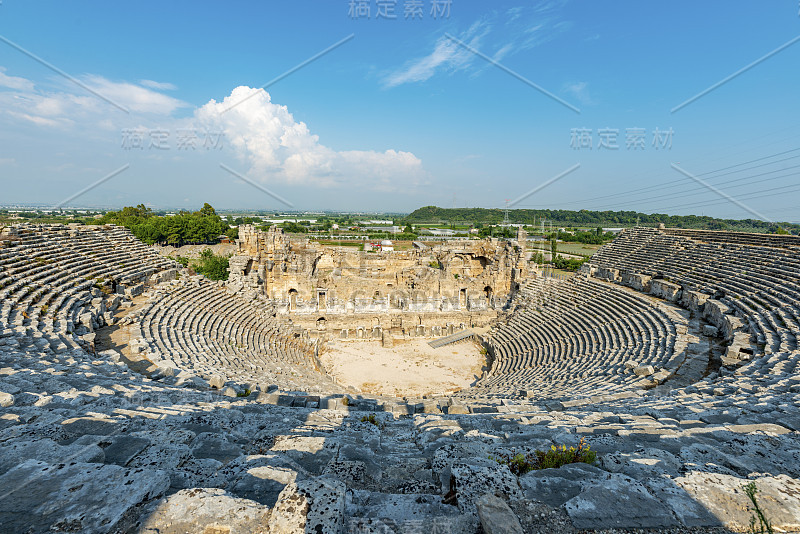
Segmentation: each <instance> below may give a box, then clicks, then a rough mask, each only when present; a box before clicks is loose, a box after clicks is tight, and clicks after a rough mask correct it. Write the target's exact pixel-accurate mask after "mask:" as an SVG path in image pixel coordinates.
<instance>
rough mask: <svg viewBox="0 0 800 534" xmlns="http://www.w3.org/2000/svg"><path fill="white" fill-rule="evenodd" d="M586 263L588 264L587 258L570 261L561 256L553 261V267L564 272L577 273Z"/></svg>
mask: <svg viewBox="0 0 800 534" xmlns="http://www.w3.org/2000/svg"><path fill="white" fill-rule="evenodd" d="M584 263H586V258H583V259H568V258H563V257H561V256H556V259H555V260H553V267H555V268H556V269H561V270H562V271H577V270H578V269H580V268H581V265H583V264H584Z"/></svg>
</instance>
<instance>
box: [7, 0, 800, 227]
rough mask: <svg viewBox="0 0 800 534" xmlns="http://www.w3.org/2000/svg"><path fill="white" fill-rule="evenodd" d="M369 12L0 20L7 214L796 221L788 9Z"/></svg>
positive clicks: (331, 0) (327, 1)
mask: <svg viewBox="0 0 800 534" xmlns="http://www.w3.org/2000/svg"><path fill="white" fill-rule="evenodd" d="M355 3H361V2H355ZM363 3H364V4H367V5H369V8H370V16H369V18H367V17H365V16H354V15H357V13H351V12H350V10H351V5H350V4H351V1H350V0H324V1H323V0H307V1H302V2H288V1H287V2H252V3H246V2H228V3H224V4H222V3H210V2H147V1H144V2H136V3H119V2H106V3H96V2H92V3H89V2H73V1H70V2H63V1H62V2H47V1H37V2H31V1H22V0H4V1H3V2H2V4H0V36H1V37H2V38H3V41H4V42H0V141H1V142H0V203H2V204H8V203H15V202H26V203H41V204H50V203H52V204H56V203H60V202H62V201H64V200H65V199H68V198H70V197H72V196H74V195H75V194H76V193H77V192H79V191H81V190H83V189H85V188H86V187H87V186H88V185H90V184H92V183H95V182H97V181H100V180H102V178H104V177H105V176H107V175H108V174H109V173H111V172H113V171H115V170H117V169H119V168H121V167H123V166H125V165H128V167H126V169H125V170H124V171H123V172H121V173H119V174H118V175H116V176H114V177H112V178H110V179H108V180H106V181H103V182H102V183H101V184H99V185H98V186H97V187H95V188H93V189H91V190H89V191H88V192H86V193H85V194H83V195H80V196H78V197H76V198H74V199H73V200H71V201H70V202H69V203H68V205H91V206H122V205H129V204H138V203H140V202H142V203H148V204H151V205H153V206H159V207H176V208H184V207H185V208H196V207H198V206H199V205H202V203H203V202H206V201H208V202H211V203H212V204H213V205H215V206H217V207H220V208H264V209H276V210H282V209H287V208H288V206H287V205H285V204H283V203H282V202H281V201H279V200H277V199H276V197H280V198H282V199H284V200H286V201H287V202H289V203H291V205H292V206H293V207H294V208H296V209H304V210H305V209H309V210H319V209H341V210H374V211H410V210H413V209H415V208H417V207H419V206H424V205H439V206H445V207H450V206H453V205H456V206H459V207H463V206H482V207H502V206H503V205H504V204H505V202H506V201H507V200H509V201H515V200H519V199H520V198H521V197H525V198H523V199H522V200H519V201H518V202H517V203H516V204H515V206H516V207H545V208H567V209H626V210H639V211H645V212H661V213H698V214H706V215H716V216H722V217H732V218H747V217H753V216H755V215H754V214H759V215H763V216H764V217H765V218H770V219H774V220H789V221H797V220H800V208H798V201H797V200H798V195H800V192H798V191H797V190H796V189H800V185H798V184H800V180H798V174H797V172H796V169H795V168H794V167H797V168H800V167H798V165H800V157H796V158H795V156H800V150H797V151H795V152H791V151H792V150H793V149H800V106H798V101H797V94H798V89H797V88H798V82H799V81H800V68H798V67H800V42H796V43H793V44H790V45H788V46H786V47H785V48H784V49H783V50H781V51H779V52H774V51H775V50H776V49H777V48H779V47H780V46H782V45H786V44H787V43H789V42H791V41H792V39H794V38H795V37H797V36H798V35H800V16H799V13H798V11H799V10H800V6H798V4H797V2H796V1H793V2H784V1H776V2H770V3H768V4H763V3H761V4H760V3H756V2H730V1H725V2H722V1H718V2H702V3H697V2H671V3H669V4H666V3H662V4H658V5H657V4H655V3H649V2H648V3H643V2H615V3H607V2H603V3H600V2H576V1H573V2H570V1H552V2H530V3H524V4H523V3H519V2H505V1H494V2H466V1H464V0H461V1H459V0H452V2H449V16H448V15H447V14H443V13H439V16H437V17H436V18H434V17H433V15H432V14H431V9H432V3H433V0H424V1H422V2H420V3H421V5H422V15H421V16H416V17H414V18H413V19H411V18H405V16H404V14H405V10H406V9H407V8H410V7H412V6H410V5H409V6H407V5H406V4H410V3H411V0H397V1H396V2H390V1H389V2H379V1H378V0H371V1H370V2H363ZM381 3H383V4H384V6H394V14H395V15H396V18H394V19H389V18H385V17H382V18H377V14H378V11H379V10H380V9H382V7H381V5H380V4H381ZM439 8H440V9H443V10H446V9H447V2H442V3H440V5H439ZM388 14H389V15H391V12H389V13H388ZM350 36H352V38H350V39H349V40H346V42H344V43H342V44H340V45H339V46H338V47H336V48H335V49H333V50H331V51H329V52H328V53H326V54H324V55H322V56H321V57H319V58H318V59H316V60H315V61H313V62H311V63H309V64H307V65H305V66H303V67H302V68H300V69H298V70H296V71H295V72H293V73H291V74H289V75H287V76H286V77H284V78H282V79H280V80H279V81H277V82H276V83H274V84H272V85H270V86H269V87H267V88H266V89H261V87H262V86H263V85H264V84H266V83H267V82H269V81H270V80H273V79H274V78H276V77H277V76H279V75H281V74H283V73H286V72H287V71H290V70H291V69H293V68H295V67H297V66H298V65H299V64H301V63H302V62H304V61H306V60H307V59H308V58H311V57H313V56H315V55H318V54H319V53H320V52H322V51H324V50H325V49H327V48H329V47H331V46H332V45H334V44H335V43H339V42H341V41H342V40H343V39H347V38H348V37H350ZM448 36H449V37H448ZM451 38H452V39H451ZM462 44H463V45H465V46H462ZM15 46H17V47H20V48H22V49H23V50H24V51H20V50H19V49H17V48H15ZM475 52H477V53H478V54H476V53H475ZM771 53H772V55H771V56H770V57H768V58H766V59H764V60H763V61H761V62H759V63H758V64H756V65H754V66H752V68H750V69H749V70H746V71H745V72H742V73H741V74H740V75H738V76H735V77H733V78H732V79H730V80H729V81H727V82H726V83H724V84H722V85H720V86H719V87H717V88H716V89H714V90H712V91H710V92H708V93H707V94H705V95H704V96H702V97H700V98H698V99H697V100H695V101H693V102H691V103H690V104H688V105H686V106H685V107H683V108H681V109H679V110H677V111H674V112H673V111H672V110H673V109H674V108H675V107H676V106H678V105H679V104H681V103H683V102H685V101H687V100H688V99H690V98H692V97H694V96H695V95H697V94H698V93H701V92H702V91H704V90H706V89H708V88H709V87H712V86H713V85H714V84H716V83H718V82H720V81H721V80H724V79H726V78H727V77H729V76H731V75H732V74H734V73H736V72H737V71H739V70H740V69H742V68H743V67H746V66H748V65H749V64H751V63H753V62H755V61H756V60H758V59H759V58H762V57H764V56H765V55H768V54H771ZM31 55H35V56H37V57H39V58H41V59H42V60H44V61H45V62H47V63H48V64H49V65H51V66H52V67H55V68H56V69H58V70H59V71H61V72H62V73H65V74H67V75H68V76H69V78H68V77H65V76H63V75H62V74H60V73H57V72H55V71H54V70H53V69H51V68H50V67H48V66H45V65H43V64H42V63H41V62H39V61H36V60H35V59H33V58H32V57H31ZM486 58H488V59H489V60H491V61H487V59H486ZM508 71H512V72H513V73H516V74H517V75H519V77H522V78H524V80H527V81H529V82H531V83H530V84H529V83H526V82H525V81H524V80H520V79H519V77H515V76H514V75H513V74H512V73H509V72H508ZM537 87H538V89H537ZM540 89H541V90H540ZM545 93H547V94H545ZM245 99H246V100H245ZM109 101H111V102H109ZM234 104H236V105H235V106H233V105H234ZM231 106H233V107H231ZM119 108H124V110H126V111H123V110H122V109H119ZM572 108H577V109H578V110H579V112H576V111H575V110H574V109H572ZM601 130H603V131H604V132H605V133H604V134H602V135H605V139H606V140H607V141H608V142H607V144H608V145H611V146H613V145H614V142H613V139H614V137H615V135H616V145H617V146H618V147H619V148H617V149H612V148H608V147H599V146H598V143H600V142H601V141H602V138H601V137H602V135H601ZM656 130H657V131H658V132H660V135H659V136H658V139H657V140H656V143H655V145H654V138H655V137H656ZM615 132H616V134H615ZM670 132H671V136H670ZM642 135H644V145H643V146H641V145H639V147H638V148H628V147H626V141H628V140H629V139H630V140H634V139H641V136H642ZM581 140H583V141H584V144H581ZM589 141H590V142H591V145H592V147H591V149H590V148H588V146H587V144H586V143H588V142H589ZM179 145H180V146H179ZM203 145H205V146H203ZM220 164H222V165H225V166H226V167H227V168H228V169H230V170H231V171H233V172H235V173H237V174H239V175H242V176H245V177H246V178H247V180H248V181H249V182H250V183H247V182H245V181H243V180H242V179H240V178H238V177H237V176H236V175H234V174H232V173H231V172H229V171H227V170H225V169H224V168H222V167H221V166H220ZM671 164H676V165H677V166H678V167H680V168H681V169H683V170H684V171H685V173H688V174H690V175H692V176H696V177H697V178H696V179H692V178H689V177H687V176H686V175H684V174H681V173H680V172H679V171H678V170H676V169H674V168H672V167H671V166H670V165H671ZM575 165H579V167H578V168H577V169H576V170H574V171H572V172H570V173H569V174H567V175H565V176H564V177H562V178H560V179H558V180H556V181H554V182H553V183H551V184H550V185H548V186H547V187H544V188H542V189H540V190H538V191H536V192H535V193H534V194H532V195H530V196H527V197H526V196H525V195H526V194H527V193H529V192H530V191H531V190H534V189H536V188H537V187H539V186H540V185H541V184H544V183H546V182H548V181H550V180H551V179H552V178H553V177H555V176H558V175H559V174H560V173H563V172H564V171H565V170H567V169H570V168H572V167H574V166H575ZM698 180H703V181H705V182H706V183H707V184H709V185H711V186H713V188H714V189H715V190H712V189H711V188H707V187H705V186H704V185H702V184H699V182H698ZM253 184H255V185H253ZM795 185H798V187H794V186H795ZM266 191H268V192H270V193H273V196H271V195H270V194H268V193H267V192H266Z"/></svg>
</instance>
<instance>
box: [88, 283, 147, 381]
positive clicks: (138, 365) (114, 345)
mask: <svg viewBox="0 0 800 534" xmlns="http://www.w3.org/2000/svg"><path fill="white" fill-rule="evenodd" d="M132 302H133V306H132V307H130V308H126V307H122V306H120V307H119V308H117V309H116V310H115V311H114V318H115V319H116V321H115V323H114V324H113V325H111V326H104V327H103V328H100V329H98V330H97V331H96V334H97V336H96V337H95V340H94V344H95V350H96V351H97V352H100V351H103V350H109V349H113V350H116V351H117V352H119V353H120V355H121V356H122V361H123V362H125V363H126V364H127V365H128V367H130V369H131V370H132V371H134V372H136V373H141V374H144V375H148V374H149V373H148V372H147V369H148V368H149V367H151V366H152V365H153V363H152V362H151V361H150V360H148V359H147V358H145V357H144V356H141V355H139V354H133V353H132V352H131V349H130V345H129V344H130V340H131V332H130V325H125V326H122V325H120V321H121V320H122V319H123V318H124V317H126V316H128V315H131V314H133V313H136V312H137V311H138V310H139V309H141V308H142V307H143V306H144V305H145V304H147V297H145V296H144V295H139V296H138V297H134V298H133V301H132Z"/></svg>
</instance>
